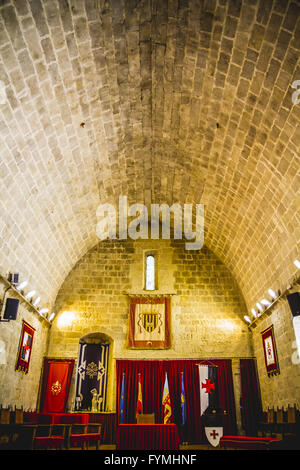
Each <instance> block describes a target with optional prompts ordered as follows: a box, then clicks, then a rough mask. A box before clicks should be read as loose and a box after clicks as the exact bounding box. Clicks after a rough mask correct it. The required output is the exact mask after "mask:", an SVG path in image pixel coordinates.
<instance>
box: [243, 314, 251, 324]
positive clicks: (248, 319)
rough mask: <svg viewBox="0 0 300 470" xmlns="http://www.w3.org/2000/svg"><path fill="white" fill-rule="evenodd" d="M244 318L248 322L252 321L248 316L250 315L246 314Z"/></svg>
mask: <svg viewBox="0 0 300 470" xmlns="http://www.w3.org/2000/svg"><path fill="white" fill-rule="evenodd" d="M244 319H245V320H246V322H247V323H251V320H250V318H249V317H248V315H245V316H244Z"/></svg>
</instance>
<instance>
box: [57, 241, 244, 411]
mask: <svg viewBox="0 0 300 470" xmlns="http://www.w3.org/2000/svg"><path fill="white" fill-rule="evenodd" d="M148 251H154V252H155V253H156V259H157V269H158V289H157V290H156V291H155V294H156V295H158V294H159V295H170V296H171V347H170V349H168V350H151V351H149V350H134V349H129V348H128V328H129V306H130V297H131V296H134V295H141V294H145V291H144V256H145V253H146V252H148ZM55 310H56V312H57V317H56V318H55V320H54V322H53V326H52V328H51V334H50V341H49V349H48V356H49V357H74V358H75V359H76V358H77V354H78V345H79V340H80V338H82V337H83V336H85V335H87V334H90V333H96V332H100V333H104V334H106V335H108V336H109V337H111V338H112V339H113V349H112V354H113V358H114V359H119V358H122V359H124V358H128V359H129V358H132V359H143V358H144V359H151V358H153V359H160V358H161V359H162V358H170V359H171V358H173V359H183V358H186V359H188V358H198V357H199V358H217V357H252V356H253V351H252V347H251V334H250V332H249V330H248V327H247V325H246V324H245V322H244V320H243V316H244V314H245V304H244V300H243V297H242V295H241V293H240V291H239V288H238V286H237V284H236V283H235V281H234V279H233V278H232V276H231V274H230V272H229V271H228V269H227V268H226V267H225V266H224V265H223V264H222V263H221V262H220V261H219V260H218V258H217V257H216V256H215V255H214V254H213V253H212V252H211V251H210V250H208V249H207V248H205V247H204V248H203V249H202V250H201V251H200V252H199V253H197V252H192V251H186V250H185V249H184V242H183V241H181V240H180V241H174V240H173V241H169V240H138V241H135V242H134V241H132V240H126V241H120V240H116V241H113V240H106V241H104V242H100V243H99V244H98V245H97V246H95V247H94V248H93V249H91V250H90V251H89V252H88V253H87V254H86V255H85V256H84V257H83V258H82V259H81V260H80V261H79V262H78V263H77V264H76V266H75V267H74V269H73V270H72V271H71V273H70V274H69V276H68V277H67V278H66V280H65V282H64V284H63V285H62V287H61V289H60V291H59V294H58V296H57V300H56V305H55ZM64 312H69V314H70V313H71V312H72V315H73V320H71V321H70V322H69V323H68V324H65V325H61V319H62V318H63V315H66V314H65V313H64ZM67 315H68V313H67ZM111 373H114V368H112V371H111ZM72 390H74V380H73V384H72V389H71V394H72ZM110 392H111V407H113V408H114V407H115V402H114V400H115V389H114V387H113V389H112V390H111V391H110Z"/></svg>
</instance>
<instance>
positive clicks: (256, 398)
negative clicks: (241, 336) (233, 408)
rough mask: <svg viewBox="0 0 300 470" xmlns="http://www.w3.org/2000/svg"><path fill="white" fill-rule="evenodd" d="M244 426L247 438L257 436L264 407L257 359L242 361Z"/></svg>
mask: <svg viewBox="0 0 300 470" xmlns="http://www.w3.org/2000/svg"><path fill="white" fill-rule="evenodd" d="M240 370H241V414H242V425H243V429H244V430H245V433H246V435H247V436H256V435H257V426H258V422H259V420H260V419H261V413H262V407H261V397H260V390H259V385H258V378H257V369H256V361H255V359H240Z"/></svg>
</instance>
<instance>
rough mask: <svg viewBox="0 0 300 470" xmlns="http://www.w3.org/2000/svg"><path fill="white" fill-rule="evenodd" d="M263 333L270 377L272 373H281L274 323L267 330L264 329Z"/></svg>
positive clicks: (266, 362)
mask: <svg viewBox="0 0 300 470" xmlns="http://www.w3.org/2000/svg"><path fill="white" fill-rule="evenodd" d="M261 335H262V342H263V348H264V356H265V364H266V369H267V374H268V376H269V377H270V376H271V375H277V374H279V372H280V371H279V364H278V357H277V351H276V344H275V338H274V328H273V325H271V326H269V327H268V328H267V329H266V330H264V331H262V332H261Z"/></svg>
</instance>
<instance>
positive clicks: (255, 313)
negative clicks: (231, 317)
mask: <svg viewBox="0 0 300 470" xmlns="http://www.w3.org/2000/svg"><path fill="white" fill-rule="evenodd" d="M251 313H252V315H253V316H254V318H256V317H257V312H256V310H255V308H252V309H251Z"/></svg>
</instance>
